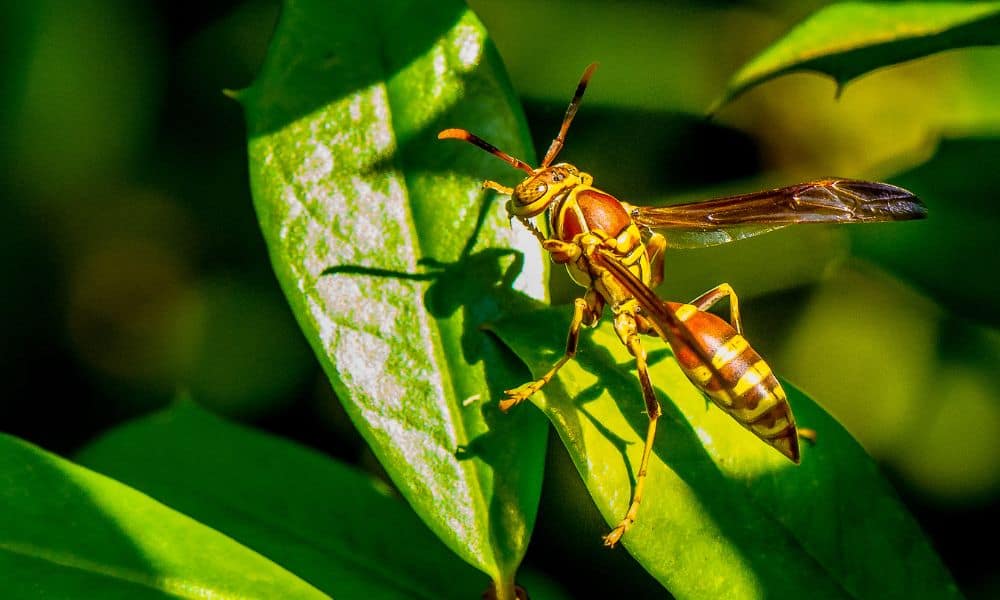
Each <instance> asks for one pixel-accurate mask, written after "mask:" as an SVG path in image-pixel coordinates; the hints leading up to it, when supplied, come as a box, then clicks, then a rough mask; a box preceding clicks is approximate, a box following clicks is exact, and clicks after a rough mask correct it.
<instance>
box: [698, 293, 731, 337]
mask: <svg viewBox="0 0 1000 600" xmlns="http://www.w3.org/2000/svg"><path fill="white" fill-rule="evenodd" d="M726 296H729V323H730V324H731V325H732V326H733V329H735V330H736V333H738V334H740V335H743V320H742V319H741V318H740V300H739V298H737V297H736V292H734V291H733V288H732V286H730V285H729V284H728V283H720V284H719V285H717V286H715V287H714V288H712V289H710V290H708V291H707V292H705V293H704V294H702V295H700V296H698V297H697V298H695V299H694V300H692V301H691V304H692V305H694V307H695V308H697V309H698V310H708V309H710V308H712V307H713V306H715V304H716V303H717V302H718V301H719V300H722V299H723V298H725V297H726Z"/></svg>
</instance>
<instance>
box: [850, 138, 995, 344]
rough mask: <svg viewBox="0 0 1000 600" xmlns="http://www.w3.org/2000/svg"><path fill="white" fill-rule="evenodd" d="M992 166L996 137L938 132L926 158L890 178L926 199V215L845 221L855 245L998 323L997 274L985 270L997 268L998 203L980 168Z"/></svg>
mask: <svg viewBox="0 0 1000 600" xmlns="http://www.w3.org/2000/svg"><path fill="white" fill-rule="evenodd" d="M970 168H971V169H973V171H972V172H971V173H970ZM997 169H1000V137H998V136H984V137H968V138H958V139H944V140H942V142H941V144H940V145H939V146H938V148H937V151H936V152H935V154H934V156H933V157H932V158H931V159H930V160H929V161H927V162H926V163H924V164H922V165H920V166H918V167H915V168H913V169H910V170H909V171H907V172H905V173H903V174H901V175H899V176H897V177H894V178H893V182H894V183H898V184H899V185H901V186H904V187H906V188H907V189H909V190H912V191H913V192H914V193H915V194H917V195H918V196H919V197H920V198H921V199H922V200H923V201H924V202H925V203H926V204H927V210H928V215H927V219H926V220H924V221H920V222H915V223H912V224H909V223H908V224H902V225H897V226H893V227H884V228H882V227H880V228H877V230H876V228H864V227H859V228H851V230H850V233H851V239H852V241H853V248H854V250H855V252H856V253H857V254H859V255H861V256H864V257H865V258H869V259H872V260H876V261H878V262H879V264H881V265H884V266H886V267H888V268H890V269H891V270H892V271H893V272H895V273H898V274H900V275H902V276H904V277H906V278H907V279H908V280H909V281H911V282H913V283H915V284H917V285H918V286H920V287H921V288H923V289H924V290H927V291H928V292H929V293H931V294H932V295H933V296H934V298H935V299H936V300H938V301H939V302H941V303H942V304H944V305H945V306H947V307H948V308H950V309H951V310H953V311H955V312H956V313H957V314H961V315H963V316H965V317H967V318H975V319H980V320H982V321H984V322H986V323H989V324H991V325H993V326H994V327H995V326H997V325H1000V315H998V313H997V311H996V310H995V308H994V307H995V306H996V298H997V295H998V288H997V284H996V279H995V278H994V277H990V276H985V277H984V276H983V274H984V273H996V272H998V271H1000V254H998V253H997V252H996V251H995V248H996V232H997V230H998V229H1000V206H998V205H997V203H996V201H995V195H996V192H995V184H994V182H993V180H992V178H991V177H986V176H981V175H978V174H980V173H981V174H988V173H995V172H997Z"/></svg>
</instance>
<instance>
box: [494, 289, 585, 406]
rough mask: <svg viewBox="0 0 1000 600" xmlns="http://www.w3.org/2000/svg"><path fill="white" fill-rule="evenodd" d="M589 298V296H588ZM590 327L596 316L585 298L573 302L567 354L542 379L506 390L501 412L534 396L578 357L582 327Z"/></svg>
mask: <svg viewBox="0 0 1000 600" xmlns="http://www.w3.org/2000/svg"><path fill="white" fill-rule="evenodd" d="M588 296H589V294H588ZM585 320H586V321H587V324H588V325H590V324H592V323H593V322H594V320H595V319H594V316H593V313H592V311H591V308H590V306H589V305H588V303H587V300H586V299H584V298H577V299H576V301H575V302H573V320H572V321H570V323H569V333H568V334H567V335H566V353H565V354H563V356H562V358H560V359H559V361H558V362H556V364H554V365H552V368H551V369H549V370H548V372H547V373H546V374H545V375H542V376H541V377H540V378H538V379H536V380H534V381H529V382H528V383H525V384H523V385H519V386H517V387H516V388H513V389H510V390H506V391H505V392H504V393H505V394H507V396H506V397H505V398H504V399H503V400H501V401H500V410H502V411H503V412H507V411H508V410H510V409H511V408H513V407H514V406H516V405H518V404H520V403H521V402H523V401H524V400H526V399H527V398H528V396H530V395H532V394H534V393H535V392H537V391H538V390H539V389H541V388H542V386H543V385H545V384H546V383H548V382H549V380H550V379H552V377H553V376H554V375H555V374H556V372H558V371H559V369H561V368H562V366H563V365H564V364H566V362H567V361H569V359H571V358H573V357H574V356H576V345H577V342H578V341H579V340H580V327H581V326H582V325H583V324H584V321H585Z"/></svg>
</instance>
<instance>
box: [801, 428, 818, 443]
mask: <svg viewBox="0 0 1000 600" xmlns="http://www.w3.org/2000/svg"><path fill="white" fill-rule="evenodd" d="M798 434H799V439H800V440H805V441H807V442H809V444H810V445H815V444H816V439H817V438H818V437H819V435H817V434H816V430H815V429H809V428H807V427H799V428H798Z"/></svg>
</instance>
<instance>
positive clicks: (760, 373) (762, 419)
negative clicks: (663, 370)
mask: <svg viewBox="0 0 1000 600" xmlns="http://www.w3.org/2000/svg"><path fill="white" fill-rule="evenodd" d="M666 306H667V308H669V309H670V310H672V311H673V312H674V314H676V315H677V318H678V319H679V320H681V321H683V322H684V324H685V325H686V326H687V329H688V330H689V331H690V332H691V333H692V334H693V335H694V337H695V338H696V343H697V344H698V347H699V350H700V352H698V351H696V350H695V349H694V348H693V347H692V346H691V345H690V344H689V343H688V342H687V341H686V338H685V336H684V335H683V333H682V332H680V331H677V332H676V334H677V338H678V342H679V343H677V344H675V345H674V353H675V356H676V358H677V362H678V363H680V366H681V368H682V369H683V370H684V372H685V374H686V375H687V376H688V378H689V379H690V380H691V381H692V383H694V384H695V385H696V386H698V388H700V389H701V390H702V391H704V392H705V393H706V394H708V396H709V397H710V398H711V399H712V401H713V402H715V404H716V405H718V406H719V408H721V409H723V410H724V411H726V412H727V413H729V415H730V416H732V417H733V418H734V419H736V421H737V422H739V423H740V424H741V425H743V426H744V427H746V428H747V429H749V430H750V431H751V432H753V434H754V435H756V436H757V437H759V438H760V439H761V440H763V441H764V442H766V443H768V444H770V445H771V446H774V448H775V449H776V450H778V451H779V452H781V453H782V454H784V455H785V456H787V457H788V458H789V459H791V460H792V461H794V462H796V463H798V462H799V440H798V434H797V432H796V428H795V418H794V417H793V416H792V409H791V407H790V406H789V405H788V399H787V397H786V395H785V391H784V390H783V389H782V388H781V384H780V383H779V382H778V379H777V377H775V376H774V374H773V373H772V372H771V367H770V366H768V364H767V363H766V362H765V361H764V359H762V358H761V357H760V354H757V351H755V350H754V349H753V348H751V347H750V344H749V343H747V341H746V338H744V337H743V336H742V335H740V334H738V333H736V330H735V329H733V327H732V326H731V325H730V324H729V323H727V322H726V321H724V320H722V319H720V318H719V317H717V316H715V315H713V314H711V313H708V312H704V311H700V310H698V309H697V308H696V307H695V306H693V305H690V304H680V303H677V302H668V303H666ZM702 356H705V357H711V366H709V365H708V364H706V362H705V360H704V359H703V358H702Z"/></svg>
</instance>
